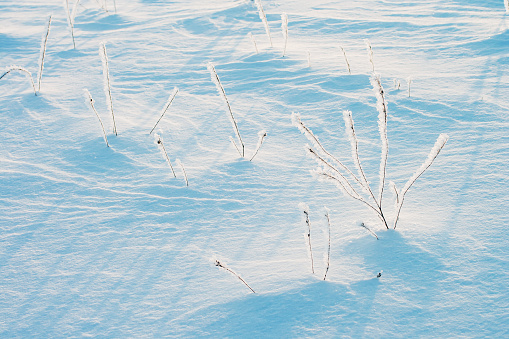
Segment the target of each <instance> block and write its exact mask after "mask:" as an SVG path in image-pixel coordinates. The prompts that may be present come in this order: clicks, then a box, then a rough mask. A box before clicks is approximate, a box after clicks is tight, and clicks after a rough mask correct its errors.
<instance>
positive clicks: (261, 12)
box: [255, 0, 272, 47]
mask: <svg viewBox="0 0 509 339" xmlns="http://www.w3.org/2000/svg"><path fill="white" fill-rule="evenodd" d="M255 4H256V7H257V8H258V15H259V16H260V19H261V20H262V22H263V25H264V26H265V33H267V36H268V37H269V41H270V47H272V38H271V37H270V28H269V23H268V22H267V17H266V16H265V11H264V10H263V6H262V2H261V0H255Z"/></svg>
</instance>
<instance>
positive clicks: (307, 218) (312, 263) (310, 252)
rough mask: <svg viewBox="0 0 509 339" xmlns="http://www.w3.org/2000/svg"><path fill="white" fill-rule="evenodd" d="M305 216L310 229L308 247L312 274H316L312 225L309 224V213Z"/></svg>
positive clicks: (306, 212) (305, 213) (305, 212)
mask: <svg viewBox="0 0 509 339" xmlns="http://www.w3.org/2000/svg"><path fill="white" fill-rule="evenodd" d="M303 212H304V215H305V217H306V225H307V227H308V234H307V237H308V246H309V255H310V256H311V272H313V274H315V264H314V261H313V249H312V248H311V223H310V222H309V212H308V211H306V210H304V211H303Z"/></svg>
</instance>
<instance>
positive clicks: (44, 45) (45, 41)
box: [37, 15, 51, 92]
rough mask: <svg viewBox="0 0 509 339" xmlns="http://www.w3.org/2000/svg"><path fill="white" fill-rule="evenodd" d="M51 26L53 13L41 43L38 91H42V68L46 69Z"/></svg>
mask: <svg viewBox="0 0 509 339" xmlns="http://www.w3.org/2000/svg"><path fill="white" fill-rule="evenodd" d="M50 27H51V15H50V16H49V19H48V27H47V29H46V34H45V35H44V36H43V40H42V43H41V53H40V54H41V56H40V58H39V73H38V75H37V91H38V92H40V91H41V80H42V70H43V69H44V57H45V56H46V44H47V42H48V36H49V30H50Z"/></svg>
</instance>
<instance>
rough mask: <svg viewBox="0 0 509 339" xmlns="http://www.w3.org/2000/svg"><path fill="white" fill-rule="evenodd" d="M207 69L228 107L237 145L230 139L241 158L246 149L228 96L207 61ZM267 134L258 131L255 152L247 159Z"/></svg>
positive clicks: (244, 155) (256, 151) (211, 65)
mask: <svg viewBox="0 0 509 339" xmlns="http://www.w3.org/2000/svg"><path fill="white" fill-rule="evenodd" d="M207 69H208V70H209V72H210V77H211V79H212V82H213V83H214V84H215V85H216V89H217V91H218V93H219V96H220V97H221V98H222V99H223V101H224V102H225V104H226V107H227V108H228V117H229V118H230V121H231V123H232V127H233V131H234V132H235V135H236V136H237V141H238V142H239V145H237V143H236V142H235V140H234V139H233V138H232V137H231V136H230V141H231V142H232V144H233V145H234V146H235V148H236V149H237V152H239V155H240V156H241V157H242V158H245V157H246V150H245V146H244V142H243V141H242V137H241V136H240V132H239V127H238V126H237V121H236V120H235V117H234V116H233V112H232V108H231V106H230V101H228V97H227V96H226V92H225V90H224V87H223V85H222V84H221V81H220V80H219V76H218V75H217V72H216V69H215V67H214V65H213V64H212V63H211V62H209V63H208V64H207ZM266 136H267V133H266V132H265V131H260V132H258V144H257V146H256V149H255V152H254V153H253V156H252V157H251V158H250V159H249V161H251V160H253V158H254V157H255V155H256V154H257V153H258V150H259V149H260V147H261V146H262V143H263V139H264V138H265V137H266Z"/></svg>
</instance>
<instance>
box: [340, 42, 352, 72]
mask: <svg viewBox="0 0 509 339" xmlns="http://www.w3.org/2000/svg"><path fill="white" fill-rule="evenodd" d="M339 48H341V51H342V52H343V56H344V57H345V62H346V68H347V69H348V74H352V71H351V70H350V63H349V62H348V58H347V57H346V52H345V50H344V48H343V46H339Z"/></svg>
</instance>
